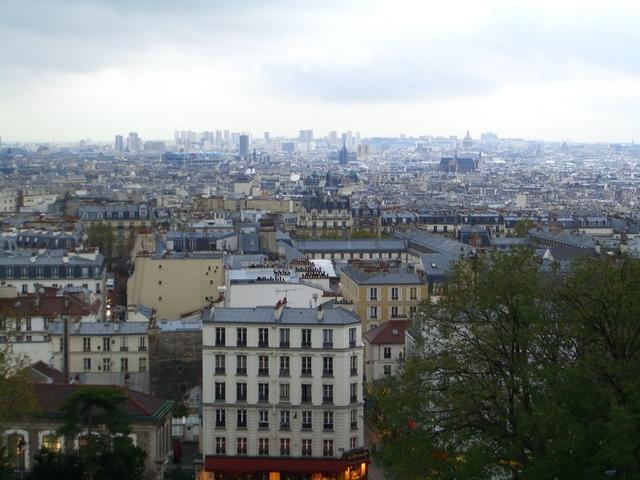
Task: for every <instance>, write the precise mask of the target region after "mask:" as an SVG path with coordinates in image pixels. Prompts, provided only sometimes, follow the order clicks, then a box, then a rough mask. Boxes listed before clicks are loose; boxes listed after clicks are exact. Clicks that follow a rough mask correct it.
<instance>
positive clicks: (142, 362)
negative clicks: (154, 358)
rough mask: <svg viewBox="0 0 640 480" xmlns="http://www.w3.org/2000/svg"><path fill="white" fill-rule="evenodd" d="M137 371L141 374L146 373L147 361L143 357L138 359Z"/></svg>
mask: <svg viewBox="0 0 640 480" xmlns="http://www.w3.org/2000/svg"><path fill="white" fill-rule="evenodd" d="M138 370H139V371H141V372H146V371H147V359H146V358H145V357H140V358H139V359H138Z"/></svg>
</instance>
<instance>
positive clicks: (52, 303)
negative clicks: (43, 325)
mask: <svg viewBox="0 0 640 480" xmlns="http://www.w3.org/2000/svg"><path fill="white" fill-rule="evenodd" d="M65 300H67V302H66V303H65ZM96 303H98V302H96ZM97 306H98V307H99V303H98V305H97ZM96 311H97V310H96V305H95V304H94V305H91V304H89V303H87V302H85V301H84V300H82V299H81V298H80V297H79V296H78V295H71V294H66V295H64V296H61V297H58V296H56V295H47V294H45V295H39V296H38V295H35V294H32V295H24V296H20V297H15V298H0V313H1V314H2V315H4V316H7V317H36V316H47V317H57V316H58V315H68V316H72V317H78V316H85V315H90V314H91V313H95V312H96Z"/></svg>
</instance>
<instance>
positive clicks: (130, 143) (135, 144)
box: [127, 132, 142, 152]
mask: <svg viewBox="0 0 640 480" xmlns="http://www.w3.org/2000/svg"><path fill="white" fill-rule="evenodd" d="M127 147H128V148H129V151H130V152H139V151H140V150H142V140H141V139H140V137H139V136H138V133H137V132H129V138H128V139H127Z"/></svg>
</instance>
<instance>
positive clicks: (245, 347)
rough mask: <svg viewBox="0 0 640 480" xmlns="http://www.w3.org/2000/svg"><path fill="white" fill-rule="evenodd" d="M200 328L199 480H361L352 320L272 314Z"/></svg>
mask: <svg viewBox="0 0 640 480" xmlns="http://www.w3.org/2000/svg"><path fill="white" fill-rule="evenodd" d="M202 320H203V354H202V368H203V431H202V445H203V455H204V469H205V472H206V474H207V475H208V478H210V479H216V480H217V479H222V478H227V477H226V476H225V475H231V474H245V475H253V476H254V477H252V478H292V479H303V478H328V479H336V480H342V479H360V478H365V477H366V473H367V462H368V455H367V451H366V450H365V449H364V430H363V427H364V425H363V391H362V387H363V383H362V374H363V370H362V367H363V364H362V359H363V346H362V343H361V340H360V338H361V336H360V335H361V330H360V329H361V326H360V319H359V318H358V317H357V316H355V315H354V314H353V313H352V312H349V311H347V310H344V309H341V308H335V309H326V310H323V309H321V308H320V309H311V308H306V309H294V308H286V307H283V306H282V305H281V304H279V305H277V306H276V307H275V308H274V307H265V308H216V309H212V310H205V311H204V313H203V316H202Z"/></svg>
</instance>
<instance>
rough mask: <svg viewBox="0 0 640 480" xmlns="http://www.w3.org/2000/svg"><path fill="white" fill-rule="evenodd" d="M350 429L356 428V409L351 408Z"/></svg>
mask: <svg viewBox="0 0 640 480" xmlns="http://www.w3.org/2000/svg"><path fill="white" fill-rule="evenodd" d="M350 420H351V430H357V429H358V410H351V412H350Z"/></svg>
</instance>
